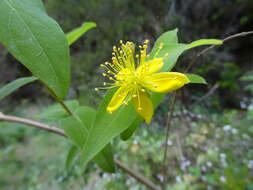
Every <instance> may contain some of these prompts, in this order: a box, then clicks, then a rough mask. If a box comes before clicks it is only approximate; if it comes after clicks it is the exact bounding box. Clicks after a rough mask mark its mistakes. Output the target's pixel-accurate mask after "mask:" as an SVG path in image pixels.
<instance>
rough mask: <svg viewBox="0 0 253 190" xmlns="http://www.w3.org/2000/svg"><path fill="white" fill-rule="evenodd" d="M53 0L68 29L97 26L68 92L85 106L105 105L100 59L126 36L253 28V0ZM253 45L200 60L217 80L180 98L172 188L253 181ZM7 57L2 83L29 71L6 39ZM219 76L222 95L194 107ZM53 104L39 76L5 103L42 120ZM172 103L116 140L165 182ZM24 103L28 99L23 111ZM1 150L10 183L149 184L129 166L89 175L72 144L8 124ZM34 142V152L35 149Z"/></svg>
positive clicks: (79, 53)
mask: <svg viewBox="0 0 253 190" xmlns="http://www.w3.org/2000/svg"><path fill="white" fill-rule="evenodd" d="M44 2H45V5H46V9H47V12H48V13H49V15H50V16H52V17H53V18H54V19H56V20H57V21H58V22H59V24H60V26H61V27H62V28H63V30H64V31H65V32H68V31H70V30H72V29H73V28H75V27H78V26H80V25H81V24H82V23H83V22H84V21H92V22H95V23H96V24H97V27H96V28H95V29H92V30H91V31H89V32H88V33H87V34H86V35H85V37H83V38H81V39H80V40H79V41H78V42H77V43H75V44H74V45H73V47H72V48H71V55H72V60H71V62H72V65H71V67H72V76H73V77H72V86H71V89H70V93H69V95H68V98H77V99H79V100H80V102H81V103H82V104H88V105H91V106H96V105H97V104H98V100H100V98H101V96H102V94H100V93H96V92H95V91H94V90H93V89H94V88H95V87H97V86H100V85H101V84H102V77H100V73H101V72H100V69H99V67H98V65H99V64H101V63H102V62H104V61H106V60H109V59H110V58H111V56H110V55H111V48H112V46H113V45H115V44H118V42H119V40H121V39H123V40H131V41H135V42H139V43H141V42H142V41H143V40H144V39H146V38H147V39H150V40H151V42H152V43H153V42H154V40H155V39H156V38H157V37H158V36H159V35H160V34H161V33H163V32H164V31H166V30H169V29H174V28H179V37H180V38H179V39H181V40H182V42H191V41H193V40H197V39H199V38H224V37H226V36H228V35H230V34H234V33H237V32H241V31H248V30H253V25H252V19H253V2H252V1H251V0H245V1H242V0H225V1H220V0H201V1H198V3H196V1H195V0H186V1H185V0H164V1H148V0H138V1H133V0H107V1H102V0H85V1H83V0H71V1H69V0H62V1H59V0H48V1H47V0H45V1H44ZM252 44H253V38H252V37H247V38H246V39H236V40H234V41H231V42H228V43H227V44H225V45H224V46H223V47H220V48H217V49H215V50H213V51H212V52H210V53H209V54H206V55H205V56H203V57H202V58H200V59H198V61H197V63H196V64H195V65H194V67H193V68H192V71H194V73H196V74H200V75H202V76H205V78H206V79H207V81H208V86H207V87H205V86H200V87H196V86H195V87H194V88H191V87H188V88H186V89H184V90H183V92H182V94H181V95H180V96H179V102H178V104H177V107H176V112H175V115H174V116H175V117H174V119H173V123H174V125H173V126H176V127H173V129H172V130H171V135H170V138H169V139H170V142H169V144H170V143H172V144H171V145H170V149H169V163H170V165H168V168H167V170H168V177H169V186H168V188H169V189H180V190H181V189H206V188H207V187H208V188H218V189H229V190H230V189H231V190H232V189H238V190H244V189H247V190H251V189H253V184H252V180H253V179H252V177H251V176H252V172H253V171H252V168H250V167H249V163H251V162H250V161H252V157H253V155H252V150H253V145H252V136H253V133H252V131H253V128H252V127H253V126H252V123H253V115H252V108H250V105H252V103H253V100H252V94H253V90H252V87H251V88H250V85H252V82H253V80H252V79H251V78H252V77H251V76H252V75H253V70H252V48H253V45H252ZM199 50H200V49H197V50H194V51H191V52H188V53H186V54H184V56H183V57H181V58H180V62H179V63H180V64H178V65H177V67H176V70H177V71H183V70H184V68H185V67H186V65H187V64H188V63H189V62H190V61H191V59H192V57H193V56H194V55H195V52H198V51H199ZM0 64H1V70H0V84H4V83H7V82H9V81H12V80H14V79H16V78H19V77H21V76H28V75H29V72H28V71H27V70H26V69H24V68H23V67H21V66H19V64H18V63H17V61H16V60H15V59H14V58H13V57H12V56H11V55H10V54H8V53H7V51H6V50H5V49H3V47H1V46H0ZM14 70H15V72H13V71H14ZM216 83H217V84H218V85H219V88H218V90H217V91H216V92H215V93H214V94H213V95H212V97H209V98H208V99H206V100H205V101H203V102H201V104H199V105H195V106H194V107H188V106H189V105H190V104H191V103H192V102H194V101H195V100H196V99H198V98H199V97H201V96H202V95H203V94H205V93H206V92H207V91H208V89H210V88H211V87H212V86H213V85H214V84H216ZM250 89H251V90H250ZM38 97H39V98H38ZM10 102H11V104H10ZM51 102H52V100H51V99H50V97H48V95H47V93H46V90H45V89H42V87H41V86H40V85H39V84H38V83H35V84H31V85H28V86H26V87H23V88H22V89H21V90H19V91H18V92H17V93H14V94H13V95H12V96H10V97H9V98H7V99H6V101H1V102H0V106H1V111H6V112H11V113H13V114H16V115H20V116H25V117H30V118H34V119H38V115H39V113H40V112H42V111H43V109H44V107H45V105H48V104H50V103H51ZM167 102H168V101H167V100H165V103H166V104H163V105H161V106H160V107H159V109H158V113H157V114H156V117H155V120H154V122H153V123H152V125H151V126H148V127H147V126H146V125H144V126H142V127H141V129H140V130H138V131H137V134H136V136H135V137H134V139H133V140H130V141H128V142H127V144H123V143H120V142H119V141H118V140H116V142H115V145H116V147H115V150H116V152H117V156H119V157H120V159H121V160H122V161H124V162H125V163H126V164H128V165H129V166H131V167H133V168H135V169H139V170H140V171H141V172H143V173H144V174H145V175H146V176H148V177H150V178H151V179H152V180H153V181H155V182H156V183H157V184H160V183H161V181H162V180H161V171H162V168H161V167H162V166H161V160H162V148H163V147H164V144H163V142H164V132H163V131H164V129H163V127H162V126H163V125H164V118H165V117H166V113H167V111H168V106H167ZM20 103H21V105H22V106H19V107H18V108H15V109H14V107H16V105H20ZM34 103H36V104H37V105H39V107H35V106H34ZM184 118H186V119H184ZM10 125H12V126H10ZM226 126H230V127H226ZM178 139H180V141H178ZM178 142H179V143H178ZM0 149H1V151H0V189H2V188H3V189H7V190H8V189H10V190H11V189H18V190H23V189H24V190H26V189H34V190H35V189H36V190H37V189H52V190H54V189H69V188H74V189H82V188H83V187H84V186H85V187H86V188H89V187H90V188H96V189H112V190H114V189H119V190H121V189H122V190H124V189H145V187H144V186H142V185H140V184H138V183H137V182H136V181H134V180H132V179H129V177H127V176H126V175H125V174H124V173H121V172H119V174H117V175H105V174H102V173H101V170H99V169H98V168H97V167H95V166H90V167H89V168H88V170H87V173H86V175H85V176H89V177H84V178H80V177H79V176H78V172H80V171H79V170H78V166H73V168H71V170H70V171H69V172H66V171H65V169H64V168H62V166H63V165H64V160H65V156H66V155H65V154H66V152H67V150H68V149H69V145H68V144H67V143H65V141H64V140H63V139H61V137H55V135H53V134H47V133H44V132H41V131H37V130H33V129H27V128H26V127H22V126H19V125H16V124H15V126H13V124H7V123H1V131H0ZM27 149H29V150H31V151H29V152H27V151H26V150H27ZM180 151H181V152H182V153H183V157H182V155H181V153H180ZM224 154H225V155H226V156H225V159H224ZM45 155H46V156H45ZM224 160H225V161H224ZM188 161H190V165H188V166H186V167H185V169H184V167H183V166H182V165H184V164H185V165H187V163H189V162H188ZM210 163H211V164H210ZM140 166H142V167H141V168H140ZM88 172H91V174H90V173H89V174H88ZM222 177H224V178H225V179H226V181H225V182H223V181H222V179H223V178H222ZM94 181H95V182H97V181H99V183H97V184H96V185H97V186H92V185H93V184H94Z"/></svg>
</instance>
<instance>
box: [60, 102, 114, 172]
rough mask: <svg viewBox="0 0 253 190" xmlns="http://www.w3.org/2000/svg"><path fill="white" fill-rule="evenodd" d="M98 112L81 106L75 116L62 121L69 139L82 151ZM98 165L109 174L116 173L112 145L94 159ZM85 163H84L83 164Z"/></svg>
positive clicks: (108, 145)
mask: <svg viewBox="0 0 253 190" xmlns="http://www.w3.org/2000/svg"><path fill="white" fill-rule="evenodd" d="M95 115H96V111H95V110H94V109H92V108H90V107H86V106H81V107H79V108H78V109H76V111H75V116H70V117H68V118H64V119H62V120H61V126H62V128H63V129H64V131H65V133H66V134H67V136H68V137H69V139H70V140H71V141H72V142H73V143H74V144H75V145H76V146H77V147H78V148H79V150H81V149H82V147H83V145H84V143H85V141H86V140H87V137H88V135H89V129H90V125H91V124H92V123H93V122H94V118H95ZM93 160H94V162H95V163H96V164H98V165H99V167H101V168H102V169H103V170H105V171H107V172H110V173H112V172H114V171H115V167H114V162H113V155H112V150H111V145H110V144H109V143H107V146H105V147H104V148H103V149H102V150H101V151H100V152H99V153H98V154H97V155H96V157H95V158H94V159H93ZM81 163H83V162H81Z"/></svg>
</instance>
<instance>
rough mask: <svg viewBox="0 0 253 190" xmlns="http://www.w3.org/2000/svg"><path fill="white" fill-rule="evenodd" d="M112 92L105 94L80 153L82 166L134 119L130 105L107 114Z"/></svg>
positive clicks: (133, 112) (134, 115)
mask: <svg viewBox="0 0 253 190" xmlns="http://www.w3.org/2000/svg"><path fill="white" fill-rule="evenodd" d="M114 92H115V90H114V89H113V90H109V91H108V92H107V93H106V96H105V97H104V99H103V101H102V102H101V105H100V107H99V109H98V112H97V114H96V119H95V121H94V123H93V125H92V128H91V129H90V131H89V136H88V139H87V140H86V142H85V144H84V146H83V150H82V153H81V160H82V162H83V163H84V164H86V163H87V162H89V161H90V160H91V159H93V158H94V156H96V155H97V153H98V152H100V151H101V150H102V149H103V148H104V147H105V146H106V145H107V144H108V143H110V142H111V140H112V139H113V138H114V137H116V136H118V135H119V134H120V133H122V132H123V131H124V130H126V129H127V128H128V127H129V126H130V124H131V123H132V122H133V120H134V119H135V118H136V115H137V114H136V112H135V111H134V108H133V105H132V104H129V105H127V106H122V108H120V109H119V110H117V112H115V113H114V114H109V113H107V111H106V107H107V104H108V103H109V101H110V99H111V97H112V95H113V93H114Z"/></svg>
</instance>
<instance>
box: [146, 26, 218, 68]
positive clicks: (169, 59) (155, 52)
mask: <svg viewBox="0 0 253 190" xmlns="http://www.w3.org/2000/svg"><path fill="white" fill-rule="evenodd" d="M176 34H177V30H173V31H168V32H165V33H164V34H162V35H161V36H160V37H159V38H158V39H157V41H156V43H155V45H154V47H153V48H152V50H151V53H150V59H153V58H154V56H156V57H164V56H165V57H164V66H163V68H162V69H161V72H167V71H171V70H172V69H173V67H174V66H175V64H176V62H177V60H178V58H179V56H180V55H181V54H182V53H183V52H184V51H186V50H189V49H191V48H194V47H198V46H202V45H220V44H222V40H216V39H202V40H197V41H194V42H192V43H190V44H182V43H178V42H177V38H176V37H175V35H176ZM173 39H174V41H173ZM161 43H162V44H163V48H162V49H160V50H159V46H160V44H161ZM166 55H167V56H166Z"/></svg>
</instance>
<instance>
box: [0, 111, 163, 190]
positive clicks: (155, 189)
mask: <svg viewBox="0 0 253 190" xmlns="http://www.w3.org/2000/svg"><path fill="white" fill-rule="evenodd" d="M0 121H8V122H13V123H22V124H25V125H28V126H32V127H36V128H38V129H42V130H45V131H48V132H51V133H55V134H58V135H61V136H63V137H67V136H66V134H65V133H64V131H63V130H61V129H59V128H58V127H53V126H49V125H47V124H44V123H40V122H37V121H32V120H30V119H25V118H21V117H15V116H10V115H5V114H3V113H1V112H0ZM114 162H115V164H116V165H117V166H118V167H119V168H120V169H122V170H123V171H125V172H126V173H127V174H129V175H130V176H132V177H133V178H135V179H136V180H137V181H139V182H140V183H142V184H143V185H145V186H146V187H148V188H149V189H151V190H160V188H159V187H157V186H156V185H155V184H153V183H152V182H151V181H150V180H148V179H147V178H145V177H144V176H142V175H141V174H140V173H138V172H136V171H134V170H132V169H130V168H128V167H127V166H125V165H124V164H123V163H121V162H120V161H119V160H117V159H114Z"/></svg>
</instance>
